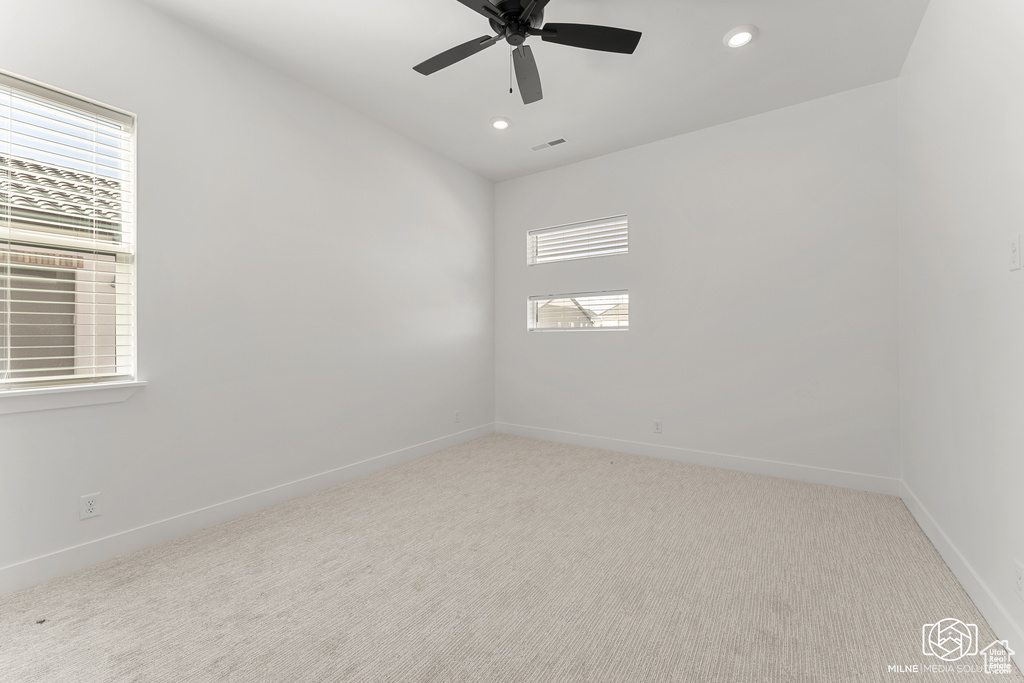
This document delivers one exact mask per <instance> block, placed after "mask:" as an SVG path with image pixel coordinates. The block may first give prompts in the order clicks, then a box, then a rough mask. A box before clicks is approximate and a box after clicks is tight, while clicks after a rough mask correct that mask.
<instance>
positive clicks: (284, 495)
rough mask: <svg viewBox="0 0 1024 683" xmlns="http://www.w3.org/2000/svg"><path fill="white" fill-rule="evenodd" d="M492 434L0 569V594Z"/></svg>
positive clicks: (435, 443)
mask: <svg viewBox="0 0 1024 683" xmlns="http://www.w3.org/2000/svg"><path fill="white" fill-rule="evenodd" d="M493 433H494V424H493V423H490V424H485V425H481V426H479V427H474V428H472V429H467V430H465V431H462V432H458V433H456V434H451V435H449V436H444V437H441V438H439V439H434V440H432V441H426V442H424V443H420V444H416V445H414V446H409V447H408V448H402V449H400V450H397V451H392V452H391V453H384V454H382V455H377V456H374V457H371V458H367V459H366V460H361V461H359V462H355V463H352V464H349V465H344V466H342V467H338V468H336V469H333V470H329V471H327V472H322V473H320V474H314V475H312V476H310V477H304V478H303V479H298V480H296V481H292V482H288V483H287V484H281V485H279V486H274V487H271V488H269V489H264V490H263V491H257V492H255V493H250V494H248V495H245V496H241V497H239V498H234V499H232V500H226V501H224V502H222V503H217V504H215V505H210V506H208V507H205V508H201V509H199V510H193V511H192V512H186V513H184V514H181V515H178V516H176V517H171V518H168V519H163V520H160V521H158V522H153V523H151V524H146V525H143V526H140V527H136V528H134V529H129V530H127V531H121V532H119V533H116V534H111V535H110V536H105V537H103V538H98V539H96V540H94V541H90V542H88V543H83V544H81V545H77V546H72V547H70V548H64V549H62V550H58V551H56V552H53V553H49V554H46V555H42V556H40V557H34V558H32V559H30V560H25V561H23V562H18V563H16V564H12V565H8V566H6V567H0V594H4V593H9V592H11V591H15V590H18V589H19V588H24V587H26V586H30V585H32V584H35V583H39V582H40V581H45V580H46V579H50V578H53V577H55V576H60V575H61V574H66V573H68V572H71V571H74V570H76V569H81V568H83V567H88V566H89V565H92V564H96V563H97V562H102V561H104V560H108V559H110V558H113V557H117V556H118V555H123V554H124V553H128V552H131V551H133V550H139V549H141V548H145V547H147V546H151V545H153V544H155V543H160V542H162V541H166V540H168V539H171V538H174V537H176V536H181V535H182V534H187V533H189V532H192V531H197V530H199V529H202V528H205V527H208V526H212V525H214V524H219V523H220V522H225V521H227V520H229V519H234V518H235V517H240V516H241V515H244V514H248V513H250V512H255V511H256V510H261V509H263V508H265V507H268V506H270V505H274V504H275V503H280V502H283V501H286V500H291V499H292V498H297V497H298V496H302V495H305V494H307V493H313V492H314V491H319V490H321V489H325V488H327V487H329V486H334V485H335V484H340V483H342V482H345V481H348V480H350V479H355V478H356V477H361V476H363V475H364V474H370V473H371V472H376V471H377V470H382V469H384V468H385V467H391V466H392V465H398V464H400V463H403V462H408V461H409V460H414V459H416V458H419V457H422V456H424V455H428V454H430V453H433V452H435V451H439V450H442V449H444V448H449V447H451V446H457V445H458V444H460V443H464V442H466V441H471V440H473V439H476V438H479V437H481V436H487V435H488V434H493Z"/></svg>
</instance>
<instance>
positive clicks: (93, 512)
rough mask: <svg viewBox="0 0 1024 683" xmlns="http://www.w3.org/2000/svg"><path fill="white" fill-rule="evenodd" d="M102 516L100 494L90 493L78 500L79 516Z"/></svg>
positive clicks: (85, 517) (84, 517)
mask: <svg viewBox="0 0 1024 683" xmlns="http://www.w3.org/2000/svg"><path fill="white" fill-rule="evenodd" d="M99 516H100V494H99V493H90V494H89V495H87V496H82V498H81V499H80V500H79V502H78V518H79V519H89V518H90V517H99Z"/></svg>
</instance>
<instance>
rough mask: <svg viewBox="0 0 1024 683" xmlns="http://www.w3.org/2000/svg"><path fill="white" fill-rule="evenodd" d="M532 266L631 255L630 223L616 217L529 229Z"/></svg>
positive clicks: (528, 254)
mask: <svg viewBox="0 0 1024 683" xmlns="http://www.w3.org/2000/svg"><path fill="white" fill-rule="evenodd" d="M526 249H527V256H526V261H527V263H529V264H530V265H536V264H538V263H551V262H554V261H571V260H574V259H581V258H594V257H596V256H614V255H616V254H626V253H629V221H628V219H627V217H626V216H614V217H612V218H603V219H601V220H597V221H587V222H585V223H573V224H571V225H560V226H558V227H556V228H544V229H542V230H530V231H529V232H528V233H527V234H526Z"/></svg>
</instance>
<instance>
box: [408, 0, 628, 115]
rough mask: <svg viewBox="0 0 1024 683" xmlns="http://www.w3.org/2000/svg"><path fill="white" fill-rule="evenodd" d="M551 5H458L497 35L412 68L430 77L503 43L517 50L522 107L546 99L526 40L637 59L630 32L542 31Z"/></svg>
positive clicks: (542, 1) (550, 27)
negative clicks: (483, 20)
mask: <svg viewBox="0 0 1024 683" xmlns="http://www.w3.org/2000/svg"><path fill="white" fill-rule="evenodd" d="M549 1H550V0H500V1H498V2H496V3H492V2H491V1H490V0H459V2H461V3H462V4H463V5H465V6H466V7H468V8H470V9H471V10H473V11H474V12H476V13H478V14H482V15H483V16H485V17H487V18H488V19H489V20H490V22H491V28H492V29H493V30H494V31H495V33H497V35H494V36H480V37H479V38H474V39H473V40H470V41H468V42H465V43H463V44H462V45H456V46H455V47H453V48H451V49H450V50H445V51H444V52H442V53H441V54H439V55H435V56H433V57H431V58H430V59H428V60H427V61H425V62H423V63H421V64H417V65H416V66H414V67H413V69H414V70H416V71H418V72H419V73H421V74H423V75H424V76H429V75H430V74H432V73H434V72H435V71H440V70H441V69H443V68H445V67H447V66H451V65H452V64H454V63H456V62H459V61H462V60H463V59H465V58H466V57H470V56H472V55H475V54H476V53H477V52H480V51H481V50H483V49H484V48H488V47H490V46H491V45H494V44H495V43H497V42H499V41H500V40H502V39H505V42H507V43H508V44H509V45H512V46H513V47H514V48H515V50H514V51H513V52H512V64H513V65H514V66H515V70H516V82H517V83H518V84H519V93H520V94H521V95H522V96H523V104H530V103H531V102H536V101H537V100H540V99H541V98H543V97H544V94H543V92H542V90H541V85H540V72H538V71H537V62H536V60H534V58H533V50H531V49H530V46H529V45H525V44H524V43H525V42H526V39H527V37H529V36H540V37H541V39H543V40H544V41H546V42H549V43H560V44H561V45H571V46H572V47H581V48H584V49H586V50H600V51H602V52H619V53H622V54H627V55H629V54H633V51H634V50H635V49H636V46H637V44H638V43H639V42H640V36H641V33H640V32H639V31H628V30H626V29H624V28H612V27H609V26H594V25H592V24H544V26H543V27H541V24H542V23H543V20H544V6H545V5H547V4H548V2H549Z"/></svg>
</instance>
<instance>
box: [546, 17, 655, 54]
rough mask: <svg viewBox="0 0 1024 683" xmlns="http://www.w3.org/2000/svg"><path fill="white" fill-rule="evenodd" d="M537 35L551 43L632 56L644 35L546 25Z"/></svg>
mask: <svg viewBox="0 0 1024 683" xmlns="http://www.w3.org/2000/svg"><path fill="white" fill-rule="evenodd" d="M535 35H539V36H541V37H542V38H543V39H544V40H545V41H547V42H549V43H558V44H560V45H571V46H572V47H581V48H583V49H584V50H600V51H601V52H621V53H622V54H626V55H631V54H633V50H635V49H636V46H637V45H638V44H639V43H640V36H641V35H643V34H642V33H640V32H639V31H628V30H626V29H624V28H612V27H610V26H593V25H591V24H544V28H543V29H542V30H541V31H538V32H536V34H535Z"/></svg>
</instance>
